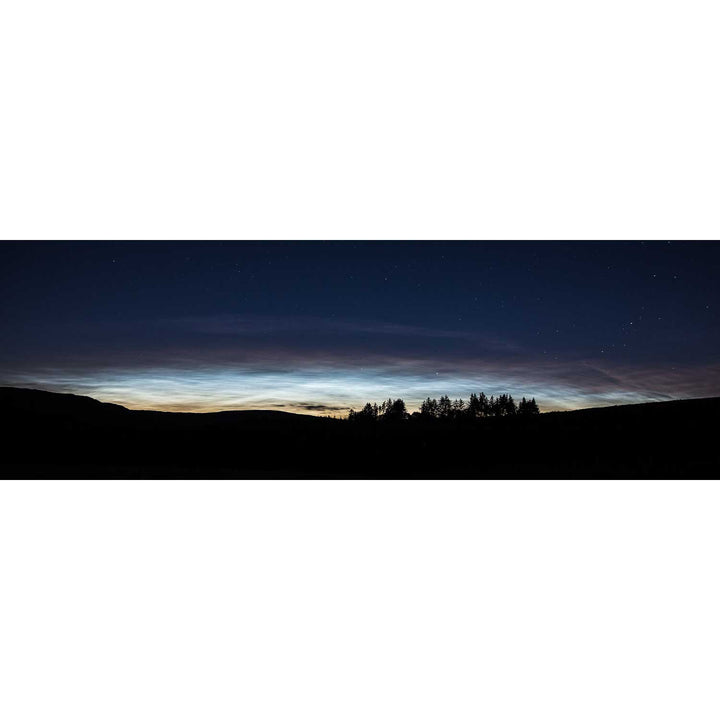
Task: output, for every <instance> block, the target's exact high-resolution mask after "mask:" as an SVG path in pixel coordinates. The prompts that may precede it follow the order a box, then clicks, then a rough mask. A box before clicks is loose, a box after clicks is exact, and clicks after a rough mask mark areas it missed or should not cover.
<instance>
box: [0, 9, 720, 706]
mask: <svg viewBox="0 0 720 720" xmlns="http://www.w3.org/2000/svg"><path fill="white" fill-rule="evenodd" d="M718 13H719V11H718V9H717V3H715V2H693V1H691V0H685V1H684V2H682V3H681V2H657V1H656V2H638V1H633V0H623V2H619V1H617V2H615V1H611V2H603V3H587V2H584V3H581V2H577V1H575V2H570V1H567V2H559V1H557V0H555V1H551V2H513V1H508V2H493V3H487V2H452V1H450V0H445V1H444V2H442V3H439V2H434V3H431V2H418V1H416V2H412V3H411V2H405V1H403V2H397V1H395V2H393V1H392V0H384V1H383V2H373V1H366V2H363V3H355V4H349V3H342V2H338V1H337V0H336V1H335V2H317V1H310V2H292V3H291V2H273V1H272V0H264V1H263V2H237V1H235V2H212V1H211V0H205V1H204V2H202V3H200V2H181V1H177V0H176V1H175V2H172V3H171V2H166V1H162V2H158V1H153V0H143V1H142V2H139V1H129V0H125V1H124V2H122V3H119V2H116V3H111V2H103V3H98V2H90V1H89V0H88V1H86V2H80V1H78V0H67V1H66V2H62V3H58V2H39V1H33V0H6V1H5V2H4V3H3V5H2V11H1V16H0V102H1V103H2V112H0V237H3V238H20V239H32V238H58V239H61V238H91V239H92V238H169V239H175V238H301V239H307V238H538V239H542V238H650V239H682V238H717V237H718V212H717V198H718V197H720V192H719V190H720V188H719V187H718V184H719V182H720V181H719V180H718V178H719V177H720V176H719V174H718V170H717V168H718V167H719V166H720V163H719V162H718V161H719V160H720V157H718V156H719V154H720V148H719V144H720V141H719V139H718V138H719V137H720V134H719V133H718V132H717V127H719V126H720V122H719V120H720V117H719V115H720V105H719V97H720V96H719V95H718V93H717V90H716V89H717V68H718V67H719V66H720V57H719V55H720V45H718V43H717V33H718V25H719V23H718V19H719V18H718ZM719 500H720V486H718V485H717V484H716V483H713V482H704V483H703V482H699V483H693V482H682V483H681V482H632V483H623V482H606V483H602V482H598V483H593V482H578V483H574V482H558V483H551V482H535V483H524V482H503V483H491V482H484V483H474V482H437V483H435V482H365V483H363V482H317V483H312V482H288V483H284V482H260V483H252V482H237V483H236V482H102V483H95V482H78V483H71V482H54V483H53V482H48V483H45V482H26V483H3V484H2V485H0V681H1V683H2V685H1V687H0V716H2V717H3V718H10V719H12V720H24V719H25V718H33V719H35V718H42V719H43V720H45V719H46V718H64V717H68V718H73V720H91V719H92V720H97V718H103V719H113V718H122V720H126V718H133V719H134V720H145V719H147V720H156V719H157V718H173V720H184V719H185V718H213V720H217V719H219V720H223V719H224V718H240V717H242V718H251V719H255V718H260V719H262V718H297V717H308V718H313V720H326V719H328V720H330V719H332V720H337V719H338V718H343V719H345V718H351V719H352V718H363V720H365V719H366V718H373V719H379V720H384V719H385V718H387V719H388V720H396V719H397V718H412V719H413V720H417V719H424V718H433V719H434V718H452V719H453V720H456V719H458V718H459V719H461V720H462V719H464V718H473V719H475V718H479V717H482V718H492V719H496V718H500V719H502V718H523V719H526V718H538V717H548V718H553V720H565V719H567V720H570V719H572V720H577V718H584V719H585V718H602V720H606V719H607V718H614V719H620V720H624V719H625V718H627V719H628V720H630V719H632V720H636V718H639V717H640V718H653V720H656V719H659V718H673V719H675V718H678V717H688V718H693V719H698V718H699V719H701V720H702V719H704V718H713V720H715V719H716V718H717V717H718V713H719V712H720V700H719V699H718V697H719V696H718V693H717V678H718V676H720V667H719V664H720V661H719V659H718V658H719V655H718V647H720V642H719V641H720V637H719V635H720V628H719V620H718V617H720V616H719V614H718V612H717V608H718V607H720V602H719V601H720V597H719V596H720V587H719V585H718V573H717V548H718V546H719V545H720V526H719V525H718V523H717V516H718V501H719Z"/></svg>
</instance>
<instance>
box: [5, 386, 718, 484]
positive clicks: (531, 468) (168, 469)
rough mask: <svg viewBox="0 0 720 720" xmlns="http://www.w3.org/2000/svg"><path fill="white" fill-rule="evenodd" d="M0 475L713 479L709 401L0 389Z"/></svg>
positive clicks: (714, 402) (714, 406) (714, 424)
mask: <svg viewBox="0 0 720 720" xmlns="http://www.w3.org/2000/svg"><path fill="white" fill-rule="evenodd" d="M0 417H1V418H2V421H3V426H4V428H5V430H4V431H3V435H4V440H5V442H4V443H3V449H2V451H1V453H2V455H1V457H0V474H1V475H2V476H3V477H6V478H7V477H27V478H32V477H36V478H60V477H83V478H164V477H167V478H191V477H196V478H204V477H208V478H210V477H220V478H252V477H261V478H285V477H287V478H301V477H322V478H436V477H437V478H496V477H497V478H554V477H558V478H715V477H718V476H720V451H719V450H718V443H717V435H718V433H717V430H718V419H719V418H720V398H708V399H700V400H675V401H669V402H655V403H644V404H637V405H621V406H613V407H604V408H594V409H588V410H575V411H570V412H551V413H544V414H541V415H535V416H511V417H497V418H493V417H491V418H481V419H478V420H474V421H472V422H463V423H460V422H458V423H452V422H449V423H442V422H431V423H427V422H422V421H419V420H417V419H416V418H410V419H409V420H404V421H401V422H397V423H372V424H363V423H353V422H350V421H345V420H333V419H328V418H320V417H315V416H310V415H297V414H293V413H287V412H279V411H258V410H242V411H225V412H216V413H172V412H156V411H147V410H128V409H127V408H124V407H122V406H120V405H114V404H111V403H103V402H99V401H97V400H94V399H92V398H89V397H82V396H78V395H70V394H62V393H51V392H45V391H41V390H26V389H20V388H0Z"/></svg>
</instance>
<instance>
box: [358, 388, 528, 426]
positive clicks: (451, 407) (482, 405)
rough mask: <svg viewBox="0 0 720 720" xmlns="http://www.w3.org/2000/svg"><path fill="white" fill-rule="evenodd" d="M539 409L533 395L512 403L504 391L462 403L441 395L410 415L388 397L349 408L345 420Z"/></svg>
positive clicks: (515, 412)
mask: <svg viewBox="0 0 720 720" xmlns="http://www.w3.org/2000/svg"><path fill="white" fill-rule="evenodd" d="M539 413H540V408H539V407H538V404H537V402H535V398H532V399H530V400H526V399H525V398H523V399H522V400H521V401H520V402H519V403H515V400H514V399H513V396H512V395H510V394H507V393H503V394H502V395H498V396H497V397H495V396H494V395H491V396H490V397H489V398H488V397H487V396H486V395H485V393H483V392H481V393H480V394H479V395H477V394H476V393H472V394H471V395H470V399H469V400H468V401H467V402H466V401H465V400H463V399H462V398H458V399H456V400H451V399H450V398H449V397H448V396H447V395H443V396H442V397H441V398H440V399H439V400H435V399H434V398H427V399H426V400H424V401H423V403H422V405H421V406H420V411H419V412H414V413H412V415H410V414H409V413H408V412H407V409H406V407H405V401H404V400H402V399H400V398H398V399H396V400H393V399H392V398H388V399H387V400H385V401H383V402H382V403H381V404H380V405H378V404H377V403H373V404H371V403H367V404H366V405H365V407H364V408H363V409H362V410H358V411H355V410H350V414H349V415H348V420H352V421H360V422H376V421H383V422H388V421H389V422H394V421H401V420H407V419H413V420H414V419H421V420H460V419H472V420H474V419H476V418H488V417H505V416H509V415H525V416H527V415H538V414H539Z"/></svg>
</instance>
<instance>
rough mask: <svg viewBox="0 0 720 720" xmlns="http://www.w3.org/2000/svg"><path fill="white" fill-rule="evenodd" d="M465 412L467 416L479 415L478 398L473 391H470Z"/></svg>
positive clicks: (474, 416)
mask: <svg viewBox="0 0 720 720" xmlns="http://www.w3.org/2000/svg"><path fill="white" fill-rule="evenodd" d="M466 412H467V414H468V417H471V418H476V417H480V400H479V399H478V396H477V395H476V394H475V393H470V400H468V404H467V411H466Z"/></svg>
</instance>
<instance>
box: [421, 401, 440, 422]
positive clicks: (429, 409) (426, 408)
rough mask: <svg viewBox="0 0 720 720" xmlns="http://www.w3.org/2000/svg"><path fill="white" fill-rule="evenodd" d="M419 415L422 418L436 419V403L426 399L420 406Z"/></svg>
mask: <svg viewBox="0 0 720 720" xmlns="http://www.w3.org/2000/svg"><path fill="white" fill-rule="evenodd" d="M420 414H421V415H422V416H423V417H424V418H436V417H437V416H438V401H437V400H434V399H431V398H427V400H424V401H423V403H422V405H421V406H420Z"/></svg>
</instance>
